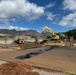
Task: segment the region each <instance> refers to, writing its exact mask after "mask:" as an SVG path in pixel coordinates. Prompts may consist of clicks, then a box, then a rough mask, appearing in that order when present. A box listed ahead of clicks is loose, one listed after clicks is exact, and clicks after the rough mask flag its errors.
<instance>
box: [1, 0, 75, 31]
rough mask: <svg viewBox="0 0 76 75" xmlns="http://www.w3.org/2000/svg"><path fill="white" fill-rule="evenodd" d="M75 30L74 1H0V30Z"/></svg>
mask: <svg viewBox="0 0 76 75" xmlns="http://www.w3.org/2000/svg"><path fill="white" fill-rule="evenodd" d="M45 26H47V27H49V28H51V29H52V30H54V32H65V31H68V30H72V29H76V0H0V29H9V30H11V29H16V30H29V29H32V30H36V31H38V32H42V31H43V28H44V27H45Z"/></svg>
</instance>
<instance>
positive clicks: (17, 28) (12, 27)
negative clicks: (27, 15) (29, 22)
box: [0, 25, 30, 31]
mask: <svg viewBox="0 0 76 75" xmlns="http://www.w3.org/2000/svg"><path fill="white" fill-rule="evenodd" d="M0 29H9V30H12V29H15V30H17V31H22V30H29V29H30V28H24V27H18V26H12V25H8V26H6V25H4V26H0Z"/></svg>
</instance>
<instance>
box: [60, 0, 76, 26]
mask: <svg viewBox="0 0 76 75" xmlns="http://www.w3.org/2000/svg"><path fill="white" fill-rule="evenodd" d="M63 6H64V7H63V9H64V10H68V11H71V13H69V14H68V15H66V16H63V17H62V20H61V21H60V22H59V25H61V26H65V27H76V0H64V2H63Z"/></svg>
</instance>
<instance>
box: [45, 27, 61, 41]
mask: <svg viewBox="0 0 76 75" xmlns="http://www.w3.org/2000/svg"><path fill="white" fill-rule="evenodd" d="M47 30H48V31H49V32H50V33H51V34H52V39H53V40H59V39H60V37H59V35H57V34H55V33H54V31H53V30H52V29H50V28H48V27H47V26H45V27H44V37H46V32H47Z"/></svg>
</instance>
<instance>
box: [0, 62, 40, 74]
mask: <svg viewBox="0 0 76 75" xmlns="http://www.w3.org/2000/svg"><path fill="white" fill-rule="evenodd" d="M0 75H39V73H38V72H32V66H30V65H26V64H20V63H14V62H9V63H6V64H2V65H0Z"/></svg>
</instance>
